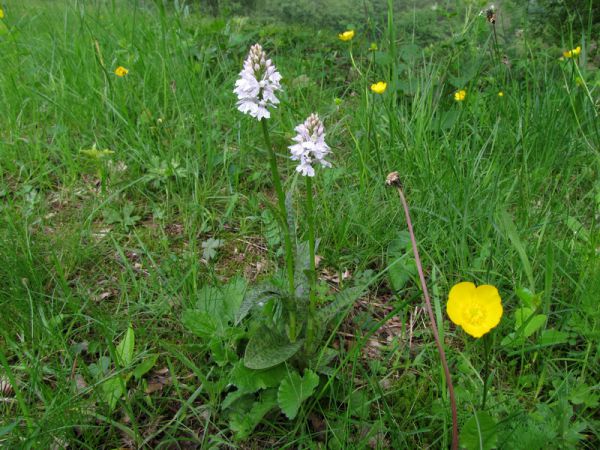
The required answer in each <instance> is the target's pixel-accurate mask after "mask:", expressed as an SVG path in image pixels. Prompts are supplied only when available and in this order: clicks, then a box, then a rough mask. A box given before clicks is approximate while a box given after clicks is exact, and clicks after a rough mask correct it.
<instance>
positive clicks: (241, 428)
mask: <svg viewBox="0 0 600 450" xmlns="http://www.w3.org/2000/svg"><path fill="white" fill-rule="evenodd" d="M276 405H277V399H276V393H275V389H272V390H270V391H265V392H264V393H263V394H262V395H261V397H260V399H259V400H258V401H256V402H254V403H253V404H252V406H251V407H250V408H249V409H240V410H239V411H232V413H231V415H230V416H229V427H230V428H231V430H232V431H233V432H234V433H235V437H236V439H245V438H247V437H248V436H250V433H252V431H253V430H254V428H256V426H257V425H258V424H259V423H260V422H261V420H262V419H263V417H264V416H265V414H267V413H268V412H269V411H271V410H272V409H273V408H274V407H275V406H276Z"/></svg>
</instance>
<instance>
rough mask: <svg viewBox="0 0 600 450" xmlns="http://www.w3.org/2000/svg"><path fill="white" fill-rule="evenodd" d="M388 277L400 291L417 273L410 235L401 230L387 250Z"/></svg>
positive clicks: (394, 287) (393, 287)
mask: <svg viewBox="0 0 600 450" xmlns="http://www.w3.org/2000/svg"><path fill="white" fill-rule="evenodd" d="M387 263H388V266H389V267H388V278H389V280H390V284H391V285H392V289H393V290H394V291H395V292H398V291H399V290H400V289H402V288H403V287H404V285H405V284H406V283H407V282H408V281H409V280H410V279H411V278H412V277H413V276H414V275H416V274H417V266H416V264H415V260H414V258H413V256H412V251H411V242H410V235H409V234H408V233H407V232H406V231H401V232H400V233H399V234H398V237H397V238H396V239H394V240H393V241H392V242H390V245H389V246H388V250H387Z"/></svg>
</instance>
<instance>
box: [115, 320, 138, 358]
mask: <svg viewBox="0 0 600 450" xmlns="http://www.w3.org/2000/svg"><path fill="white" fill-rule="evenodd" d="M134 345H135V334H134V332H133V327H132V326H131V325H129V328H127V331H126V332H125V336H123V339H122V340H121V342H119V345H117V362H118V363H119V365H120V366H121V367H125V366H128V365H129V364H131V362H132V361H133V347H134Z"/></svg>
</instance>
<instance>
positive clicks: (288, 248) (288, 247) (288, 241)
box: [260, 119, 296, 342]
mask: <svg viewBox="0 0 600 450" xmlns="http://www.w3.org/2000/svg"><path fill="white" fill-rule="evenodd" d="M260 124H261V126H262V131H263V136H264V138H265V145H266V146H267V151H268V152H269V165H270V166H271V176H272V178H273V185H274V186H275V191H277V200H278V203H279V212H280V214H281V220H282V221H283V236H284V243H285V265H286V269H287V276H288V285H289V288H290V296H292V297H293V296H294V294H295V289H294V253H293V250H292V238H291V236H290V229H289V226H288V223H287V213H286V209H285V193H284V192H283V187H282V185H281V177H280V176H279V170H278V169H277V157H276V155H275V151H274V150H273V147H272V146H271V138H270V136H269V128H268V126H267V121H266V120H265V119H261V120H260ZM288 306H289V307H288V309H289V314H290V323H289V338H290V340H291V341H292V342H293V341H295V340H296V312H295V304H294V303H293V302H290V304H289V305H288Z"/></svg>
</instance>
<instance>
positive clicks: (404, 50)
mask: <svg viewBox="0 0 600 450" xmlns="http://www.w3.org/2000/svg"><path fill="white" fill-rule="evenodd" d="M399 53H400V58H402V59H403V60H404V61H405V62H407V63H410V64H412V63H414V61H415V60H416V59H417V58H418V57H419V56H420V54H421V47H419V46H418V45H415V44H405V45H402V46H401V47H400V48H399Z"/></svg>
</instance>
